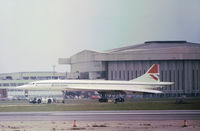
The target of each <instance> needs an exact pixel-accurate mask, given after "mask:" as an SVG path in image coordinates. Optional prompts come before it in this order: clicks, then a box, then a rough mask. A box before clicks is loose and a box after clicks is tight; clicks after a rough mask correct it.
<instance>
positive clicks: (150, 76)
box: [131, 64, 160, 82]
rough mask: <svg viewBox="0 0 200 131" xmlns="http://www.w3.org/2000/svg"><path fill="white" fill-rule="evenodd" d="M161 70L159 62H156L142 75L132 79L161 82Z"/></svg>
mask: <svg viewBox="0 0 200 131" xmlns="http://www.w3.org/2000/svg"><path fill="white" fill-rule="evenodd" d="M159 74H160V71H159V65H158V64H154V65H152V66H151V68H149V70H148V71H147V72H146V73H145V74H144V75H142V76H140V77H138V78H135V79H133V80H131V81H133V82H160V79H159V76H158V75H159Z"/></svg>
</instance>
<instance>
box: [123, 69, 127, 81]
mask: <svg viewBox="0 0 200 131" xmlns="http://www.w3.org/2000/svg"><path fill="white" fill-rule="evenodd" d="M125 77H126V76H125V71H123V80H126V78H125Z"/></svg>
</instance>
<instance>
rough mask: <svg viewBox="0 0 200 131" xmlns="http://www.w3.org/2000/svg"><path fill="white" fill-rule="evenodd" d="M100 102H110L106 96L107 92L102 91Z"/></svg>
mask: <svg viewBox="0 0 200 131" xmlns="http://www.w3.org/2000/svg"><path fill="white" fill-rule="evenodd" d="M99 102H108V99H107V98H106V94H105V93H102V94H101V98H100V99H99Z"/></svg>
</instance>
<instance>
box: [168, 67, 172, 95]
mask: <svg viewBox="0 0 200 131" xmlns="http://www.w3.org/2000/svg"><path fill="white" fill-rule="evenodd" d="M169 81H170V82H171V81H172V72H171V70H169ZM169 89H170V91H171V90H172V86H171V85H170V86H169Z"/></svg>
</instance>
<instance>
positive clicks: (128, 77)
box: [127, 71, 129, 80]
mask: <svg viewBox="0 0 200 131" xmlns="http://www.w3.org/2000/svg"><path fill="white" fill-rule="evenodd" d="M127 79H128V80H129V71H127Z"/></svg>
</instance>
